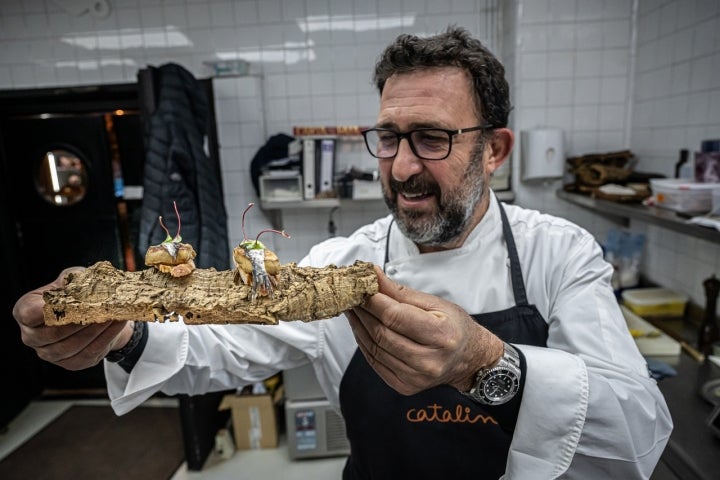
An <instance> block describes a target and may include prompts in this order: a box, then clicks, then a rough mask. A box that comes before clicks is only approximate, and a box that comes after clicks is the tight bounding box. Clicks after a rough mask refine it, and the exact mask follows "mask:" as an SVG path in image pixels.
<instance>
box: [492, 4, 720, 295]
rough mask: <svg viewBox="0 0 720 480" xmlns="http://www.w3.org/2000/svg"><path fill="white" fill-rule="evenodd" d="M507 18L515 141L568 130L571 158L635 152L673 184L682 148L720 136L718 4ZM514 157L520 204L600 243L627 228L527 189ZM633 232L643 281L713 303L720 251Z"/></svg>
mask: <svg viewBox="0 0 720 480" xmlns="http://www.w3.org/2000/svg"><path fill="white" fill-rule="evenodd" d="M502 13H503V17H504V20H503V32H502V35H503V36H502V38H503V40H504V42H503V55H504V60H505V61H506V63H508V64H509V65H511V69H509V71H510V72H511V73H512V75H511V78H512V84H513V86H514V91H515V94H514V98H515V100H514V102H515V107H516V108H515V112H514V115H513V117H512V120H513V123H514V128H515V130H516V131H517V132H519V131H521V130H524V129H528V128H533V127H536V126H553V127H560V128H563V129H564V130H565V131H566V149H567V150H566V154H567V155H568V156H573V155H582V154H585V153H593V152H609V151H614V150H622V149H626V148H629V149H631V150H632V151H633V153H635V155H636V157H637V159H638V166H637V168H638V170H640V171H645V172H658V173H662V174H665V175H668V176H672V175H673V174H674V164H675V162H676V161H677V158H678V151H679V149H681V148H687V149H690V151H694V150H696V149H698V148H699V145H700V141H701V140H703V139H708V138H720V33H719V32H720V3H719V2H717V1H716V0H707V1H703V0H697V1H696V0H637V1H636V2H633V1H630V0H627V1H626V0H514V1H511V2H502ZM550 32H552V33H550ZM511 42H512V43H511ZM515 152H516V153H515V157H514V159H513V167H514V169H515V170H516V171H515V173H514V175H513V186H514V190H515V193H516V198H517V203H518V204H521V205H533V206H536V207H535V208H539V209H541V210H543V211H547V212H550V213H555V214H558V215H561V216H564V217H566V218H569V219H571V220H573V221H575V222H577V223H578V224H580V225H582V226H584V227H585V228H587V229H588V230H590V231H591V232H592V233H594V234H595V235H596V237H597V238H598V239H599V240H601V241H602V240H603V239H604V238H606V235H607V232H608V230H610V229H613V228H619V226H618V225H617V224H614V223H612V222H611V221H609V220H606V219H605V218H603V217H601V216H598V215H594V214H592V213H589V212H588V211H585V210H582V209H580V208H578V207H574V206H572V205H569V204H567V203H565V202H562V201H561V200H558V199H557V198H556V196H555V190H556V189H557V188H559V187H560V186H561V181H560V180H553V181H546V182H540V183H523V182H521V181H520V180H519V178H520V176H519V173H520V172H518V171H517V170H518V166H519V165H520V158H519V156H518V152H519V149H516V150H515ZM630 228H631V229H632V230H633V231H636V232H641V233H644V234H645V235H646V236H647V244H646V249H645V257H644V259H643V265H642V269H643V273H644V274H645V275H646V276H647V277H648V278H649V279H650V280H652V281H654V282H656V283H659V284H661V285H664V286H668V287H671V288H675V289H677V290H679V291H681V292H684V293H686V294H688V295H690V296H691V297H692V299H693V300H694V301H695V302H696V303H698V304H700V305H703V304H704V291H703V287H702V281H703V280H704V279H705V278H708V277H709V276H710V275H711V274H713V273H714V274H716V275H717V274H720V245H717V244H713V243H711V242H709V241H705V240H699V239H696V238H693V237H690V236H687V235H683V234H679V233H674V232H671V231H668V230H665V229H660V228H657V227H653V226H648V225H646V224H644V223H641V222H633V223H631V226H630Z"/></svg>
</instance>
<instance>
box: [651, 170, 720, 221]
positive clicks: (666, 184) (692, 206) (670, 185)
mask: <svg viewBox="0 0 720 480" xmlns="http://www.w3.org/2000/svg"><path fill="white" fill-rule="evenodd" d="M650 188H651V189H652V191H653V196H654V197H655V205H657V206H659V207H664V208H669V209H671V210H675V211H677V212H681V213H697V214H703V213H707V212H709V211H710V210H711V209H712V202H713V198H712V196H713V190H715V189H717V188H720V183H700V182H689V181H687V180H685V179H678V178H671V179H650Z"/></svg>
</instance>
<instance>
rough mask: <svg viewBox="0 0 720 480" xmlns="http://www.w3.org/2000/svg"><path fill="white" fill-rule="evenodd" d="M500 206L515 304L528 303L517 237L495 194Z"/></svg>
mask: <svg viewBox="0 0 720 480" xmlns="http://www.w3.org/2000/svg"><path fill="white" fill-rule="evenodd" d="M495 199H496V200H497V203H498V207H500V218H501V220H502V227H503V237H505V245H506V246H507V250H508V257H509V258H510V280H511V281H512V287H513V295H515V305H527V304H528V300H527V293H526V292H525V282H524V281H523V277H522V271H521V269H520V259H519V258H518V253H517V247H516V246H515V237H514V236H513V233H512V230H511V229H510V222H509V221H508V218H507V214H506V213H505V209H504V208H503V206H502V203H500V199H499V198H497V195H496V196H495Z"/></svg>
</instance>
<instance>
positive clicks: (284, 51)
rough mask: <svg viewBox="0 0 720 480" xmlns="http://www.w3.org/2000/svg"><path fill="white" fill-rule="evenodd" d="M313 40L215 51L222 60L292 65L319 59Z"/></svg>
mask: <svg viewBox="0 0 720 480" xmlns="http://www.w3.org/2000/svg"><path fill="white" fill-rule="evenodd" d="M314 45H315V42H313V41H312V40H310V41H307V42H285V43H284V44H282V45H270V46H268V48H263V49H252V50H250V49H248V50H232V51H224V52H215V55H216V56H217V58H219V59H220V60H246V61H248V62H256V63H260V62H266V63H285V64H286V65H292V64H295V63H299V62H303V61H305V62H307V61H313V60H316V59H317V55H315V51H314V50H313V46H314Z"/></svg>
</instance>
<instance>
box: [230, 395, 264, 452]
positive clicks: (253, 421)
mask: <svg viewBox="0 0 720 480" xmlns="http://www.w3.org/2000/svg"><path fill="white" fill-rule="evenodd" d="M218 408H219V409H220V410H228V409H229V410H230V411H231V414H232V421H233V435H234V437H235V446H236V447H237V448H238V450H251V449H252V450H255V449H261V448H275V447H277V444H278V424H277V418H276V412H275V398H274V396H272V395H270V394H263V395H253V394H243V395H233V394H230V395H225V396H224V397H223V399H222V401H221V402H220V406H219V407H218Z"/></svg>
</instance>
